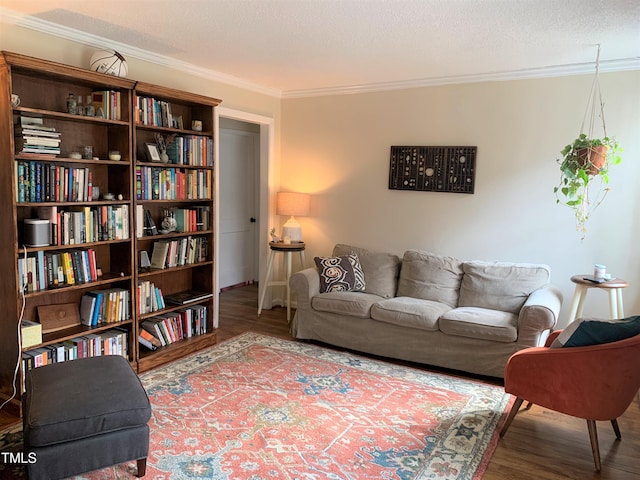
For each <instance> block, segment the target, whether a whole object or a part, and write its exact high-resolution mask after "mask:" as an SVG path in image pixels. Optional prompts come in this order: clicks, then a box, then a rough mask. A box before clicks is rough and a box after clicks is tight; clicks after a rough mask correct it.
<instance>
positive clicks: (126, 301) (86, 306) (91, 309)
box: [80, 288, 131, 327]
mask: <svg viewBox="0 0 640 480" xmlns="http://www.w3.org/2000/svg"><path fill="white" fill-rule="evenodd" d="M130 304H131V298H130V295H129V290H125V289H124V288H105V289H102V290H94V291H91V292H87V293H85V294H84V295H82V298H81V300H80V322H81V323H82V324H83V325H87V326H90V327H95V326H96V325H100V324H103V323H115V322H123V321H125V320H127V319H129V318H130V315H129V312H130V311H131V309H130V308H129V307H130Z"/></svg>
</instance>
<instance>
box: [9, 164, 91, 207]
mask: <svg viewBox="0 0 640 480" xmlns="http://www.w3.org/2000/svg"><path fill="white" fill-rule="evenodd" d="M15 172H16V175H15V176H16V178H15V182H16V193H17V198H16V201H17V202H18V203H22V202H88V201H91V200H92V199H93V173H92V171H91V170H90V169H89V168H88V167H69V166H64V165H56V164H53V163H50V162H38V161H20V162H18V164H17V165H16V170H15Z"/></svg>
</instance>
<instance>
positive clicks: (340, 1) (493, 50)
mask: <svg viewBox="0 0 640 480" xmlns="http://www.w3.org/2000/svg"><path fill="white" fill-rule="evenodd" d="M0 7H2V9H3V10H4V12H5V13H11V15H12V18H13V19H14V20H15V19H16V18H18V16H19V15H27V17H25V18H24V20H29V22H28V25H27V26H31V28H41V27H42V26H51V25H55V26H62V27H64V28H65V29H67V30H68V31H69V32H71V31H73V30H79V31H81V32H86V33H89V34H91V38H92V40H93V44H94V45H95V44H96V41H102V40H104V45H110V44H113V45H115V46H116V47H119V48H120V50H123V49H124V50H127V46H128V47H132V49H131V50H129V51H128V52H126V51H125V52H122V53H123V54H125V56H127V55H129V56H131V55H133V56H140V57H141V58H142V57H144V56H145V55H151V56H152V57H153V58H163V57H166V59H168V61H175V62H179V63H181V64H186V65H193V66H194V67H197V68H199V69H203V70H206V71H211V72H215V73H219V74H222V75H224V76H228V77H230V78H231V77H234V78H237V79H240V80H242V81H243V82H247V83H250V84H254V85H256V86H260V87H262V88H265V89H269V90H272V91H273V92H277V93H281V94H285V95H286V94H287V93H289V94H295V93H296V92H298V93H303V92H312V91H322V90H329V89H334V90H338V89H343V90H348V89H357V88H358V87H363V86H368V87H371V88H375V87H380V88H384V87H393V86H402V85H407V86H409V85H412V84H420V83H421V82H423V83H424V82H431V83H435V82H440V83H447V81H451V82H455V81H464V79H474V78H480V79H481V78H501V77H502V78H507V77H509V76H512V77H519V78H522V77H526V76H535V75H536V74H538V73H540V72H544V71H548V72H552V71H557V72H564V71H570V70H571V69H572V68H575V67H577V66H582V67H583V68H584V69H585V70H586V68H587V66H589V68H591V69H592V68H593V62H594V60H595V56H596V51H597V48H596V45H597V44H600V45H601V56H600V60H601V62H602V66H603V67H605V66H609V67H610V69H612V70H614V69H631V68H633V69H637V68H640V0H180V1H175V0H171V1H168V0H111V1H109V2H106V1H105V2H103V1H95V0H93V1H89V0H60V1H54V0H28V1H26V0H0ZM16 23H19V22H16ZM19 24H20V23H19ZM34 25H35V26H34ZM70 29H71V30H70ZM76 33H77V32H76ZM110 42H112V43H110ZM123 46H124V47H123ZM116 49H118V48H116Z"/></svg>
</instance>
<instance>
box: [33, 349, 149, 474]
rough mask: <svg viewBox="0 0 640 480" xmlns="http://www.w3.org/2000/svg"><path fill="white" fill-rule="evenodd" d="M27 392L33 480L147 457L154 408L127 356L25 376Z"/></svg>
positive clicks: (55, 367) (57, 366) (52, 367)
mask: <svg viewBox="0 0 640 480" xmlns="http://www.w3.org/2000/svg"><path fill="white" fill-rule="evenodd" d="M25 387H26V393H25V395H24V396H23V398H22V402H23V429H24V442H25V449H26V451H28V452H30V451H32V452H35V453H36V455H37V462H36V463H34V464H30V465H29V466H28V469H29V476H30V478H43V479H44V478H47V479H51V478H65V477H68V476H71V475H76V474H80V473H84V472H88V471H91V470H96V469H99V468H103V467H106V466H110V465H115V464H118V463H122V462H125V461H129V460H141V459H144V458H146V457H147V454H148V449H149V427H148V426H147V422H148V421H149V419H150V418H151V405H150V403H149V398H148V397H147V394H146V392H145V390H144V388H143V386H142V384H141V383H140V380H139V378H138V376H137V375H136V373H135V372H134V370H133V368H131V365H130V364H129V362H128V361H127V360H126V359H125V358H124V357H121V356H116V355H108V356H101V357H91V358H83V359H78V360H72V361H67V362H62V363H56V364H52V365H46V366H43V367H38V368H35V369H32V370H29V371H28V372H27V375H26V379H25ZM141 466H142V472H139V473H142V474H144V473H143V472H144V463H142V464H141V463H140V462H139V463H138V468H139V469H140V468H141Z"/></svg>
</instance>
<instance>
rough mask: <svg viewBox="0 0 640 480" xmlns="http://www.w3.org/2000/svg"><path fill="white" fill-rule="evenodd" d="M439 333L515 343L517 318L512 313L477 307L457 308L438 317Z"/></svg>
mask: <svg viewBox="0 0 640 480" xmlns="http://www.w3.org/2000/svg"><path fill="white" fill-rule="evenodd" d="M439 325H440V331H441V332H443V333H446V334H447V335H457V336H459V337H469V338H477V339H479V340H491V341H492V342H504V343H507V342H515V341H516V340H517V338H518V326H517V325H518V316H517V315H515V314H513V313H508V312H503V311H499V310H491V309H487V308H478V307H459V308H454V309H453V310H449V311H448V312H447V313H445V314H444V315H442V316H441V317H440V321H439Z"/></svg>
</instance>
